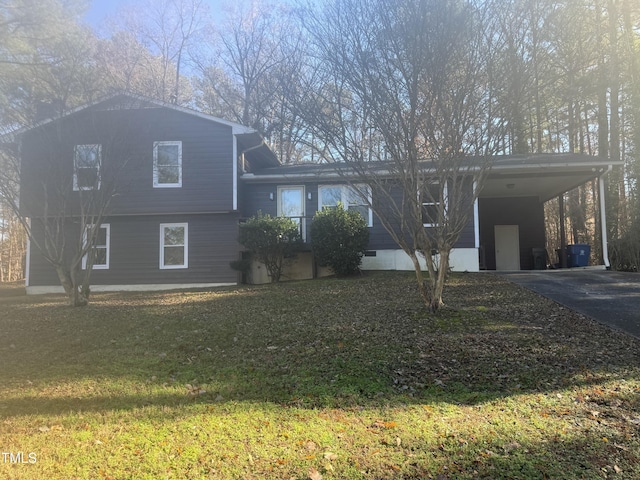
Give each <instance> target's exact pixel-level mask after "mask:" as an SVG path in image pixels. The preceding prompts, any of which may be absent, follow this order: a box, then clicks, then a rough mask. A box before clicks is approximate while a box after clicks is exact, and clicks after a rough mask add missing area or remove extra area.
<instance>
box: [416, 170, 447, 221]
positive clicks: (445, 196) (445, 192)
mask: <svg viewBox="0 0 640 480" xmlns="http://www.w3.org/2000/svg"><path fill="white" fill-rule="evenodd" d="M429 185H440V180H435V181H433V182H429ZM442 195H443V197H444V214H445V216H446V215H447V210H448V207H449V206H448V203H449V192H448V186H447V184H446V183H445V184H444V188H443V190H442ZM420 197H421V192H418V201H419V202H420V213H421V214H422V207H425V206H432V205H440V203H441V202H431V201H429V202H423V201H422V199H421V198H420ZM422 226H423V227H425V228H434V227H439V226H440V225H439V224H438V223H423V224H422Z"/></svg>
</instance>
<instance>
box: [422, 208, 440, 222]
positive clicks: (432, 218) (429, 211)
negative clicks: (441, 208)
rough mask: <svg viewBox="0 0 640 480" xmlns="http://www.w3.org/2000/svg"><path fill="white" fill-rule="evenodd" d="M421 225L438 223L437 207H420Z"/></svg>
mask: <svg viewBox="0 0 640 480" xmlns="http://www.w3.org/2000/svg"><path fill="white" fill-rule="evenodd" d="M422 223H423V224H425V225H427V224H429V225H435V224H437V223H438V205H435V204H427V205H422Z"/></svg>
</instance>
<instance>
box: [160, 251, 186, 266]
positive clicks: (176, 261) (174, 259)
mask: <svg viewBox="0 0 640 480" xmlns="http://www.w3.org/2000/svg"><path fill="white" fill-rule="evenodd" d="M184 263H185V262H184V247H164V264H165V265H184Z"/></svg>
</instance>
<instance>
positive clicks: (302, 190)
mask: <svg viewBox="0 0 640 480" xmlns="http://www.w3.org/2000/svg"><path fill="white" fill-rule="evenodd" d="M293 189H297V190H300V202H301V203H300V205H301V206H302V216H301V217H289V216H288V215H284V213H282V195H281V194H282V191H283V190H293ZM277 194H278V199H277V200H278V204H277V206H276V209H277V210H276V211H277V214H278V216H279V217H285V216H286V217H287V218H291V219H298V221H299V223H298V226H299V227H300V238H302V240H303V241H306V240H307V231H306V230H307V228H306V227H307V221H306V220H307V219H306V217H305V214H306V212H307V206H306V202H305V198H306V188H305V186H304V185H286V186H285V185H283V186H280V187H278V192H277ZM294 221H295V220H294Z"/></svg>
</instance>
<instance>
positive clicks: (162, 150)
mask: <svg viewBox="0 0 640 480" xmlns="http://www.w3.org/2000/svg"><path fill="white" fill-rule="evenodd" d="M153 186H154V187H155V188H178V187H182V142H153Z"/></svg>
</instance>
